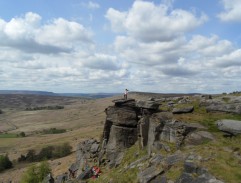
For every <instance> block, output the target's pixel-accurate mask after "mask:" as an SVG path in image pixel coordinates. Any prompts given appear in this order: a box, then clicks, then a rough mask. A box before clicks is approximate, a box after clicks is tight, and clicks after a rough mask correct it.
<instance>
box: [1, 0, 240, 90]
mask: <svg viewBox="0 0 241 183" xmlns="http://www.w3.org/2000/svg"><path fill="white" fill-rule="evenodd" d="M240 9H241V1H240V0H212V1H210V0H195V1H193V0H159V1H144V0H136V1H113V0H112V1H111V0H93V1H88V0H86V1H81V0H68V1H66V0H51V1H49V0H36V1H32V0H22V1H16V0H15V1H13V0H8V1H5V0H0V89H4V90H5V89H8V90H11V89H24V90H46V91H53V92H79V93H80V92H93V93H94V92H122V91H123V89H125V88H128V89H130V90H131V91H148V92H183V93H185V92H200V93H222V92H232V91H237V90H240V85H239V83H240V81H241V78H240V71H241V59H240V58H241V49H240V47H241V11H240Z"/></svg>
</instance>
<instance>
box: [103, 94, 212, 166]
mask: <svg viewBox="0 0 241 183" xmlns="http://www.w3.org/2000/svg"><path fill="white" fill-rule="evenodd" d="M113 102H114V103H115V105H114V106H110V107H108V108H107V109H106V115H107V117H106V122H105V126H104V132H103V142H102V148H101V153H100V156H99V162H100V163H101V162H103V159H104V158H103V157H104V154H105V160H106V161H107V162H108V165H109V167H116V166H118V165H119V164H120V163H121V160H122V158H123V155H124V150H125V149H126V148H129V147H131V146H132V145H134V144H135V143H136V142H137V141H138V143H139V147H140V148H144V147H147V149H148V154H149V156H150V155H151V153H152V152H154V151H156V150H160V149H161V148H164V149H165V150H167V151H168V146H166V145H165V143H164V142H171V143H176V146H177V148H179V147H180V146H181V145H182V144H183V143H190V144H194V143H197V142H196V141H195V140H196V137H197V138H198V141H201V139H202V138H203V136H205V140H207V138H209V140H212V136H211V135H209V134H206V133H198V134H195V133H196V131H197V129H202V127H200V126H198V125H195V124H190V123H184V122H180V121H176V120H174V118H173V114H172V113H171V112H162V111H160V110H159V105H160V100H155V99H149V100H146V101H135V100H134V99H129V100H122V99H120V100H114V101H113ZM202 135H203V136H202Z"/></svg>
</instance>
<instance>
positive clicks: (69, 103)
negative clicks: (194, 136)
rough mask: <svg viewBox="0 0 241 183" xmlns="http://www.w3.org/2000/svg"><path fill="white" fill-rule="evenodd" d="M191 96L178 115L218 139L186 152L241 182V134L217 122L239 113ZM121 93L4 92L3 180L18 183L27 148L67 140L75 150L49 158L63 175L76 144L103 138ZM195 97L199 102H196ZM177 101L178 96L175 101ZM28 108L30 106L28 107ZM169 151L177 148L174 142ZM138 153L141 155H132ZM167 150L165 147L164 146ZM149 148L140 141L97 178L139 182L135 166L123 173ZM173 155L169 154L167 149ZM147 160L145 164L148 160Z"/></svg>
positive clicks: (0, 126) (177, 169)
mask: <svg viewBox="0 0 241 183" xmlns="http://www.w3.org/2000/svg"><path fill="white" fill-rule="evenodd" d="M237 95H239V94H230V95H226V94H223V95H215V96H214V95H213V96H212V97H213V98H217V99H221V100H223V101H224V102H227V104H228V102H229V100H230V98H229V97H230V96H237ZM178 96H184V95H183V94H182V95H180V94H179V95H178V94H150V93H130V95H129V97H130V98H134V99H135V100H140V99H141V100H146V99H148V98H150V97H153V98H157V99H160V98H172V99H173V97H178ZM185 96H188V97H190V98H191V100H190V102H189V103H188V105H190V103H191V105H193V106H194V111H193V112H191V113H185V114H174V118H175V120H180V121H185V122H187V123H198V124H201V125H203V126H204V127H205V128H206V129H207V131H208V132H210V133H212V134H213V136H214V137H215V140H214V141H211V142H209V141H204V142H203V143H201V144H199V145H198V146H195V147H192V146H188V147H181V151H183V152H185V153H190V152H192V153H193V152H195V153H197V154H198V155H201V156H202V157H203V158H206V159H208V160H207V161H203V162H202V166H204V167H205V168H207V169H208V170H209V171H210V172H211V173H212V174H213V175H214V176H215V177H216V178H218V179H220V180H222V181H224V182H228V183H229V182H230V183H236V182H239V181H240V180H241V174H240V172H241V171H240V170H241V160H240V153H241V143H240V141H241V139H240V136H235V137H228V138H227V137H224V136H223V133H222V132H220V131H219V130H218V129H217V127H216V125H215V122H216V121H217V120H219V119H238V120H240V119H241V116H240V114H233V113H230V112H220V111H215V112H210V111H209V112H208V111H207V110H206V108H205V107H203V106H201V105H200V101H199V99H196V98H195V97H194V96H195V94H192V95H190V94H187V95H185ZM118 98H122V96H113V97H109V98H101V99H89V98H88V99H86V98H78V97H60V96H39V95H21V94H17V95H7V94H2V95H0V109H1V111H2V114H0V131H1V134H0V154H6V153H7V154H8V156H9V158H10V160H11V161H13V163H14V167H13V168H11V169H9V170H6V171H4V172H2V173H0V182H7V181H8V180H12V181H13V182H18V181H19V180H20V178H21V176H22V175H23V172H24V171H26V168H27V167H28V166H30V164H31V163H26V162H24V163H18V162H17V158H18V157H20V156H21V155H22V154H26V153H27V152H28V150H30V149H34V150H35V151H37V152H38V151H40V150H41V148H44V147H46V146H48V145H58V144H62V143H64V142H68V143H69V144H70V145H71V146H72V147H73V149H72V153H71V154H70V155H69V156H67V157H63V158H59V159H53V160H49V163H50V166H51V169H52V173H53V177H56V176H57V175H60V174H63V173H64V172H66V171H67V170H68V168H69V167H70V165H71V164H72V163H74V162H75V161H76V146H77V144H78V143H80V142H82V141H84V140H86V139H90V138H95V139H97V140H101V135H102V132H103V128H104V124H105V120H106V114H105V112H104V111H105V109H106V108H107V107H108V106H112V105H113V103H112V101H113V100H115V99H118ZM194 99H195V100H194ZM175 100H176V101H175V102H177V100H180V99H177V98H176V99H175ZM169 102H170V101H166V100H165V101H162V103H161V105H160V107H159V110H160V111H167V112H168V111H171V110H172V107H170V105H169V104H170V103H169ZM186 105H187V104H177V105H176V106H178V107H185V106H186ZM47 106H52V107H54V106H64V108H63V109H51V110H48V108H44V107H47ZM36 107H42V109H41V110H35V108H36ZM27 108H30V109H31V110H26V109H27ZM53 128H56V129H64V130H66V131H65V132H64V133H59V134H46V133H45V134H43V133H42V132H43V131H44V130H47V129H53ZM21 132H24V133H25V134H26V137H20V136H18V134H20V133H21ZM168 145H169V146H170V151H171V152H175V151H176V149H175V147H174V146H173V145H172V144H168ZM137 152H138V156H133V154H135V153H137ZM160 152H161V153H163V154H167V152H166V151H163V149H162V150H160ZM146 153H147V152H146V150H138V147H137V145H134V146H132V147H131V148H129V149H127V150H126V151H125V156H124V159H123V161H122V163H121V164H120V165H119V166H118V167H117V168H112V169H108V168H107V167H101V168H102V171H103V173H102V175H101V177H100V178H99V179H97V180H95V181H93V180H92V181H93V182H108V181H112V182H138V180H137V174H138V168H137V167H135V168H133V169H130V170H129V171H124V173H123V169H126V167H127V166H128V165H130V164H131V163H132V162H134V161H136V160H137V159H138V158H140V156H141V155H143V156H144V155H145V154H146ZM169 153H170V152H169ZM144 163H146V162H144ZM182 171H183V165H180V164H177V165H175V166H174V167H172V169H170V171H168V173H167V178H168V180H176V178H178V177H179V176H180V174H181V172H182Z"/></svg>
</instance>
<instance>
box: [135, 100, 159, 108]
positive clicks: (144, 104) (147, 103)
mask: <svg viewBox="0 0 241 183" xmlns="http://www.w3.org/2000/svg"><path fill="white" fill-rule="evenodd" d="M159 105H160V102H159V101H155V100H139V101H137V102H136V106H137V107H139V108H144V109H152V110H157V109H158V108H159Z"/></svg>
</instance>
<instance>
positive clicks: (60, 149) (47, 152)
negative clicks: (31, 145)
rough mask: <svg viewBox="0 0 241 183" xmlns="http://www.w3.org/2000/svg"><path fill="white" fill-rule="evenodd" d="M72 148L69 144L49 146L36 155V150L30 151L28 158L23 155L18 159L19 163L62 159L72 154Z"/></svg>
mask: <svg viewBox="0 0 241 183" xmlns="http://www.w3.org/2000/svg"><path fill="white" fill-rule="evenodd" d="M71 150H72V147H71V146H70V145H69V143H64V144H62V145H59V146H47V147H44V148H43V149H41V151H40V152H39V153H38V154H36V153H35V150H33V149H30V150H29V151H28V153H27V154H26V156H24V155H22V154H21V156H20V157H19V158H18V162H23V161H28V162H35V161H42V160H47V159H52V158H61V157H64V156H67V155H69V154H70V153H71Z"/></svg>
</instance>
